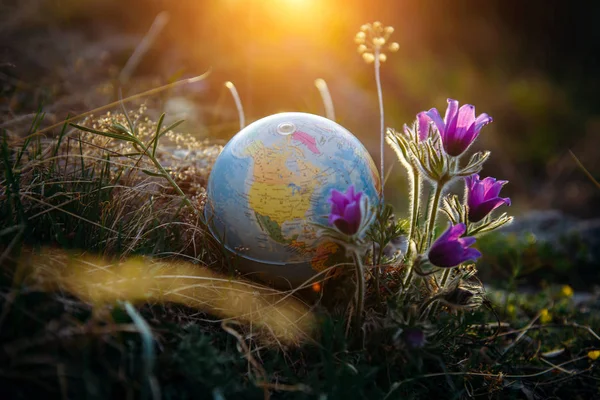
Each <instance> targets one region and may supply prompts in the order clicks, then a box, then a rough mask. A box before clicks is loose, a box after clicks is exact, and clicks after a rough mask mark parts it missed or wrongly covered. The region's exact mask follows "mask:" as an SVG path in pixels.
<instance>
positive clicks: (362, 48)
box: [358, 44, 367, 54]
mask: <svg viewBox="0 0 600 400" xmlns="http://www.w3.org/2000/svg"><path fill="white" fill-rule="evenodd" d="M365 51H367V46H365V45H364V44H361V45H358V53H359V54H362V53H364V52H365Z"/></svg>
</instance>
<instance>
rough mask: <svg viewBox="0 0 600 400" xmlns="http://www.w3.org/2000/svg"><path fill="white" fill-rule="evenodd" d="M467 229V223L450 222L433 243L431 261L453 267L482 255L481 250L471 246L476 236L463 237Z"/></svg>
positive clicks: (445, 266) (430, 253) (437, 264)
mask: <svg viewBox="0 0 600 400" xmlns="http://www.w3.org/2000/svg"><path fill="white" fill-rule="evenodd" d="M466 230H467V227H466V226H465V224H456V225H452V224H450V226H449V227H448V229H447V230H446V232H444V233H442V235H441V236H440V237H439V238H437V240H436V241H435V242H433V244H432V245H431V248H430V249H429V261H430V262H431V263H432V264H433V265H435V266H436V267H441V268H452V267H455V266H457V265H458V264H460V263H463V262H465V261H467V260H473V261H475V260H476V259H477V258H479V257H481V253H480V252H479V250H477V249H470V248H469V246H471V245H472V244H473V243H475V238H474V237H464V238H461V235H464V233H465V231H466Z"/></svg>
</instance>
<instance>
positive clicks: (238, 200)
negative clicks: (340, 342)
mask: <svg viewBox="0 0 600 400" xmlns="http://www.w3.org/2000/svg"><path fill="white" fill-rule="evenodd" d="M350 185H354V187H355V190H357V191H363V192H364V194H365V195H366V196H367V197H368V199H369V204H370V205H371V206H375V205H377V204H378V201H379V200H378V199H379V191H380V187H381V186H380V185H381V182H380V179H379V173H378V171H377V167H376V166H375V163H374V162H373V159H372V158H371V156H370V155H369V153H368V151H367V149H366V148H365V147H364V146H363V145H362V143H361V142H360V141H359V140H358V139H357V138H356V137H355V136H353V135H352V134H351V133H350V132H348V131H347V130H346V129H345V128H343V127H342V126H340V125H338V124H337V123H335V122H333V121H331V120H329V119H327V118H323V117H320V116H317V115H312V114H305V113H298V112H293V113H281V114H275V115H271V116H268V117H266V118H262V119H260V120H258V121H256V122H254V123H252V124H250V125H248V126H247V127H245V128H244V129H242V130H241V131H240V132H239V133H238V134H236V135H235V136H234V137H233V138H232V139H231V140H230V141H229V142H228V143H227V145H225V147H224V148H223V150H222V151H221V153H220V154H219V156H218V157H217V159H216V161H215V163H214V165H213V168H212V171H211V173H210V176H209V179H208V185H207V191H206V192H207V193H206V194H207V201H206V207H205V211H204V213H205V218H206V220H207V222H208V226H209V229H210V231H211V234H212V235H213V236H214V237H215V238H216V239H217V240H218V241H219V242H220V243H221V244H222V245H223V246H224V247H225V248H226V249H227V250H228V252H230V253H231V254H233V255H236V256H237V257H234V259H235V260H236V261H235V262H236V264H235V266H236V267H237V268H238V269H239V270H241V271H243V272H250V273H254V274H256V275H258V278H260V279H262V280H267V281H268V282H269V283H271V284H274V285H276V286H277V285H279V286H288V285H289V286H291V287H296V286H298V285H300V284H302V283H304V282H307V281H310V279H311V278H312V277H314V276H315V275H317V274H318V272H320V271H323V270H324V269H325V268H327V267H329V266H331V265H332V263H333V262H335V260H339V259H340V257H343V256H344V250H343V249H341V248H340V247H339V246H338V245H336V244H335V243H333V242H331V241H326V240H321V239H322V238H320V237H319V234H318V233H319V227H318V226H316V225H315V224H322V225H327V224H328V216H329V213H330V211H331V204H330V203H329V202H328V198H329V197H330V194H331V190H332V189H337V190H339V191H341V192H345V191H346V190H347V188H348V187H349V186H350Z"/></svg>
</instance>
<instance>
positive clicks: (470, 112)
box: [453, 104, 475, 147]
mask: <svg viewBox="0 0 600 400" xmlns="http://www.w3.org/2000/svg"><path fill="white" fill-rule="evenodd" d="M474 123H475V106H472V105H471V104H465V105H463V106H462V107H461V108H460V109H459V110H458V116H457V117H456V125H454V126H453V127H455V131H454V132H455V133H454V135H455V137H456V139H458V140H460V139H463V137H464V136H465V134H466V133H467V131H468V130H469V128H470V127H471V126H472V125H473V124H474ZM469 144H470V142H469ZM465 147H466V146H465Z"/></svg>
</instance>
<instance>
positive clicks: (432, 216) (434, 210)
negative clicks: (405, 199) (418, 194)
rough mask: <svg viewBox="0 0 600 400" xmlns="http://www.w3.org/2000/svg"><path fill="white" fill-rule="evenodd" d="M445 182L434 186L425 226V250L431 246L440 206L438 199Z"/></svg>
mask: <svg viewBox="0 0 600 400" xmlns="http://www.w3.org/2000/svg"><path fill="white" fill-rule="evenodd" d="M445 185H446V182H444V181H440V182H437V183H436V184H435V194H434V195H433V200H432V201H431V205H430V207H429V218H428V219H429V223H428V224H427V236H426V238H427V246H426V247H425V248H426V249H429V247H430V246H431V240H432V239H433V230H434V229H435V220H436V218H437V214H438V208H439V205H440V198H441V197H442V192H443V190H444V186H445Z"/></svg>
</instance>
